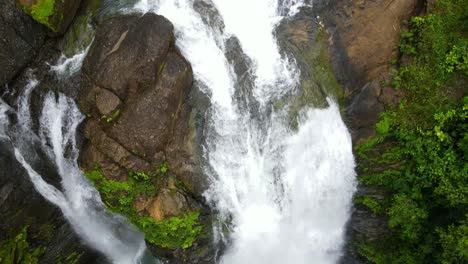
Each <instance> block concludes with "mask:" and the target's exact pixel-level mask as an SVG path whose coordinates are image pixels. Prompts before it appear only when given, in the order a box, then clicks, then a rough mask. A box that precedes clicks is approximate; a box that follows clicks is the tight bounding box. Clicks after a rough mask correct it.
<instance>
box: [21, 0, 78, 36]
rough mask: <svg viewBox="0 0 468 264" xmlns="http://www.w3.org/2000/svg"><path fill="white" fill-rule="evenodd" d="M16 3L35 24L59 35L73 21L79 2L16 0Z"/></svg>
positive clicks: (71, 0) (69, 0) (65, 0)
mask: <svg viewBox="0 0 468 264" xmlns="http://www.w3.org/2000/svg"><path fill="white" fill-rule="evenodd" d="M18 2H19V3H20V4H21V6H22V8H23V10H24V11H25V12H26V13H27V14H29V15H30V16H31V17H32V18H34V19H35V20H36V21H37V22H39V23H41V24H43V25H44V26H46V27H48V28H49V29H50V30H52V31H53V32H54V33H57V34H59V35H61V34H63V33H65V31H66V30H67V28H68V26H69V25H70V23H71V22H72V21H73V18H74V16H75V13H76V11H77V10H78V8H79V6H80V2H81V0H49V1H42V0H18Z"/></svg>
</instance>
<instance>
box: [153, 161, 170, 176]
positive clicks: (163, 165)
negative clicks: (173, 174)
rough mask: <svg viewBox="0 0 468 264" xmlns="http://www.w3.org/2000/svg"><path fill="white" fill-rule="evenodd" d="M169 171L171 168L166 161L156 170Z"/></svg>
mask: <svg viewBox="0 0 468 264" xmlns="http://www.w3.org/2000/svg"><path fill="white" fill-rule="evenodd" d="M168 171H169V168H168V167H167V164H166V163H163V164H161V166H159V168H158V169H157V170H156V172H157V173H158V174H165V173H167V172H168Z"/></svg>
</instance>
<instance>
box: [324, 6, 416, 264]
mask: <svg viewBox="0 0 468 264" xmlns="http://www.w3.org/2000/svg"><path fill="white" fill-rule="evenodd" d="M424 8H425V1H422V0H411V1H408V0H378V1H360V0H339V1H333V2H332V3H329V5H328V7H327V8H326V11H325V12H324V14H323V15H322V16H323V17H324V19H325V22H326V25H327V31H328V34H329V39H328V43H329V51H330V55H331V63H332V68H333V70H334V72H335V76H336V78H337V79H338V81H339V82H340V84H341V85H342V87H343V89H344V92H345V101H344V109H345V111H344V112H345V122H346V123H347V125H348V127H349V129H350V131H351V135H352V138H353V144H354V145H356V144H359V143H360V142H362V140H365V139H367V138H369V137H371V136H373V135H375V124H376V123H377V122H378V121H379V116H380V114H381V113H382V112H384V111H385V110H386V109H388V107H390V106H392V105H394V104H397V103H398V102H399V101H400V99H401V98H402V94H400V92H399V91H397V90H395V89H394V88H393V87H392V86H391V84H390V82H391V78H392V77H391V76H390V72H391V69H392V68H394V67H396V66H394V65H392V60H396V59H397V58H399V57H400V56H401V55H400V53H399V51H398V49H399V41H400V33H401V30H402V28H404V27H405V23H406V22H407V21H409V19H410V18H411V17H412V16H416V15H420V14H421V13H423V12H424ZM357 162H358V163H359V160H357ZM359 173H360V172H359V171H358V177H359ZM364 195H365V196H371V197H374V198H377V199H383V197H384V193H382V191H381V190H378V189H373V188H370V187H366V186H359V187H358V192H357V193H356V197H359V196H364ZM386 225H387V221H386V220H385V219H383V218H382V217H381V216H376V215H373V214H372V212H370V210H369V209H368V208H366V207H365V206H362V205H355V206H354V208H353V211H352V216H351V221H350V222H349V224H348V231H347V232H348V242H347V247H346V250H345V251H346V252H345V256H344V257H343V259H342V263H367V261H366V260H364V259H363V258H361V257H360V256H359V253H358V251H359V245H360V244H362V243H365V242H370V241H373V240H375V239H378V238H380V237H381V236H382V235H383V234H385V233H386V232H388V229H387V226H386Z"/></svg>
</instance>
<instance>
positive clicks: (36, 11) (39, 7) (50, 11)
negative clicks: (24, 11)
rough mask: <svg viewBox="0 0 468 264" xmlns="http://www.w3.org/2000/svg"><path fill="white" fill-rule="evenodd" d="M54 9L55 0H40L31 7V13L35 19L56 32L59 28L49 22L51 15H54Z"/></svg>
mask: <svg viewBox="0 0 468 264" xmlns="http://www.w3.org/2000/svg"><path fill="white" fill-rule="evenodd" d="M54 11H55V0H38V1H37V3H36V4H35V5H33V6H31V8H30V14H31V16H32V17H33V18H34V20H36V21H37V22H39V23H41V24H43V25H45V26H47V27H48V28H50V29H51V30H53V31H54V32H55V31H57V29H56V28H54V27H53V26H52V25H51V24H50V22H49V19H50V17H51V16H53V15H54Z"/></svg>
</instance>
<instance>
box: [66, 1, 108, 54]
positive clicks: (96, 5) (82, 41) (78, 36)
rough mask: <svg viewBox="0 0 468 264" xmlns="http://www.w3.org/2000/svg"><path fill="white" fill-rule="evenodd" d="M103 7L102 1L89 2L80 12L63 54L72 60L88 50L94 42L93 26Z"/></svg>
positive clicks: (67, 38)
mask: <svg viewBox="0 0 468 264" xmlns="http://www.w3.org/2000/svg"><path fill="white" fill-rule="evenodd" d="M100 7H101V0H90V1H87V2H86V4H85V7H84V9H83V10H84V11H82V12H80V15H78V16H77V17H76V18H75V20H74V22H73V24H72V25H71V26H70V29H69V30H68V32H67V34H66V35H65V45H64V48H63V53H64V54H65V56H66V57H68V58H71V57H73V55H75V54H78V53H80V52H81V51H83V50H84V49H86V48H87V47H88V46H89V45H90V44H91V42H92V41H93V38H94V34H95V32H96V29H95V27H94V25H93V22H94V19H95V18H96V16H97V15H98V11H99V9H100Z"/></svg>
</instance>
